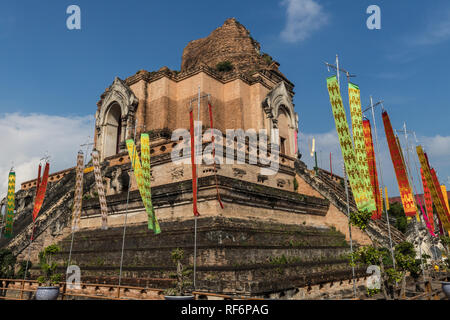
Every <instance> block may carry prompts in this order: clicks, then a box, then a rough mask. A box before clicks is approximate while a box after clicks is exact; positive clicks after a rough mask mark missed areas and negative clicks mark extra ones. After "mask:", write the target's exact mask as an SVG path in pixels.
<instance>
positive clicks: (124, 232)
mask: <svg viewBox="0 0 450 320" xmlns="http://www.w3.org/2000/svg"><path fill="white" fill-rule="evenodd" d="M137 123H138V121H137V119H136V118H135V119H134V136H133V141H134V144H133V153H132V156H131V159H130V167H131V172H133V173H134V169H133V162H134V161H135V159H136V154H137V147H136V128H137ZM130 189H131V175H130V179H129V181H128V192H127V204H126V209H125V221H124V223H123V237H122V250H121V253H120V270H119V287H118V288H117V290H118V293H119V295H120V284H121V281H122V267H123V253H124V248H125V235H126V232H127V218H128V204H129V202H130Z"/></svg>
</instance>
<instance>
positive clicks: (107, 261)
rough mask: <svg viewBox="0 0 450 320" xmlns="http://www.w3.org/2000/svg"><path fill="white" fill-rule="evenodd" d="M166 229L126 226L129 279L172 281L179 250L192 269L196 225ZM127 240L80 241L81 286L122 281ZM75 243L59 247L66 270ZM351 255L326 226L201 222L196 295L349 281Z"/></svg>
mask: <svg viewBox="0 0 450 320" xmlns="http://www.w3.org/2000/svg"><path fill="white" fill-rule="evenodd" d="M161 229H162V230H164V232H163V233H161V234H160V235H155V234H153V232H152V231H150V230H148V229H147V225H146V224H140V225H129V226H128V227H127V230H126V240H125V250H124V260H123V269H122V270H123V274H122V276H123V277H124V278H135V279H138V278H147V279H148V278H165V279H167V278H170V277H171V276H172V275H173V274H174V272H175V266H174V265H173V263H172V261H171V257H170V253H171V251H172V250H173V249H175V248H182V249H183V250H184V251H185V258H184V261H183V265H184V266H185V267H188V268H192V267H193V262H194V219H191V220H185V221H173V222H161ZM122 236H123V227H116V228H110V229H109V230H106V231H99V230H86V231H80V232H78V233H76V234H75V240H74V244H73V251H72V263H71V264H76V265H78V266H79V267H80V268H81V281H82V282H83V277H89V278H92V277H97V276H98V277H100V276H101V277H103V278H105V277H114V278H117V277H118V275H119V269H120V257H121V247H122ZM70 243H71V237H70V236H68V237H67V238H65V239H64V240H63V241H61V242H60V243H59V245H60V246H61V248H62V251H61V252H60V253H59V254H58V256H57V259H58V262H59V263H60V264H66V263H67V259H68V256H69V250H70ZM348 252H349V246H348V244H347V242H346V241H345V236H344V235H343V234H342V233H339V232H337V231H335V230H333V229H330V228H326V227H322V228H320V227H311V226H305V225H288V224H276V223H272V222H261V221H251V220H241V219H233V218H224V217H205V218H201V217H200V218H198V220H197V273H196V289H197V290H201V291H209V292H216V293H217V292H220V293H226V294H242V295H252V296H254V295H264V294H269V293H274V292H282V291H285V290H289V289H293V288H298V287H303V286H311V285H320V284H322V283H330V282H336V281H341V280H348V279H351V268H350V267H349V264H348V260H347V259H346V254H347V253H348ZM32 271H33V272H35V271H37V270H34V269H33V270H32ZM61 271H64V269H61ZM357 273H358V274H364V270H357ZM159 284H160V285H164V284H166V285H167V286H170V285H171V284H170V282H163V281H162V282H160V283H159Z"/></svg>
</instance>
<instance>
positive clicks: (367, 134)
mask: <svg viewBox="0 0 450 320" xmlns="http://www.w3.org/2000/svg"><path fill="white" fill-rule="evenodd" d="M363 130H364V141H365V146H366V154H367V164H368V167H369V176H370V182H371V184H372V190H373V195H374V198H375V203H376V210H374V211H373V214H372V219H381V213H382V211H383V191H382V189H381V188H380V186H379V183H378V173H377V164H376V160H375V149H374V147H373V139H372V128H371V126H370V121H369V120H364V121H363Z"/></svg>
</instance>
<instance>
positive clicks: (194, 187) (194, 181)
mask: <svg viewBox="0 0 450 320" xmlns="http://www.w3.org/2000/svg"><path fill="white" fill-rule="evenodd" d="M189 122H190V129H191V165H192V198H193V202H194V203H193V211H194V216H196V217H198V216H199V215H200V213H198V208H197V165H196V164H195V131H194V111H193V110H192V109H191V110H190V111H189Z"/></svg>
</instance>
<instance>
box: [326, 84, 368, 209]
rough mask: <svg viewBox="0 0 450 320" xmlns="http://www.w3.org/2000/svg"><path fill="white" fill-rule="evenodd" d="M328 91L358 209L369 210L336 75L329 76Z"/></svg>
mask: <svg viewBox="0 0 450 320" xmlns="http://www.w3.org/2000/svg"><path fill="white" fill-rule="evenodd" d="M327 87H328V93H329V95H330V103H331V108H332V110H333V116H334V121H335V124H336V131H337V134H338V137H339V144H340V145H341V151H342V157H343V158H344V163H345V170H346V172H347V176H348V180H349V182H350V187H351V189H352V193H353V197H354V198H355V202H356V206H357V207H358V210H361V211H363V210H369V211H371V210H370V209H369V200H368V198H367V195H366V192H365V191H366V190H365V188H364V185H363V181H362V179H361V175H360V173H359V167H358V163H357V162H356V156H355V150H354V149H353V142H352V138H351V136H350V129H349V127H348V122H347V117H346V115H345V109H344V104H343V102H342V97H341V91H340V89H339V84H338V82H337V79H336V76H333V77H329V78H327Z"/></svg>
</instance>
